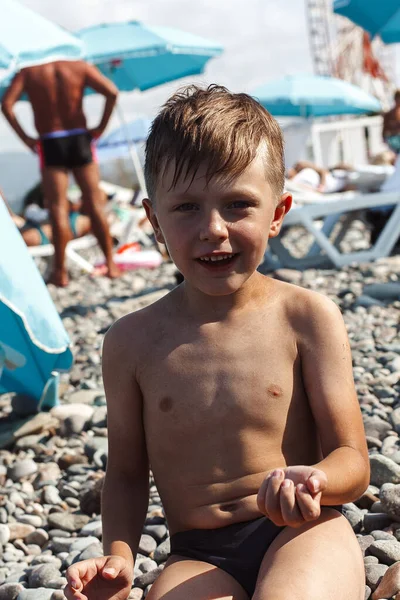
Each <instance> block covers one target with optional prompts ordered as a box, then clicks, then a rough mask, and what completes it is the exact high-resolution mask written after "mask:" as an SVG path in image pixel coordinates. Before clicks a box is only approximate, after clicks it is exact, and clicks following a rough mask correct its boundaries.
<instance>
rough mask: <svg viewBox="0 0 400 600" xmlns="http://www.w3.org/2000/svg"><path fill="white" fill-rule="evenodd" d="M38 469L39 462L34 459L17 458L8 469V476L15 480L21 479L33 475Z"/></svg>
mask: <svg viewBox="0 0 400 600" xmlns="http://www.w3.org/2000/svg"><path fill="white" fill-rule="evenodd" d="M37 470H38V467H37V464H36V463H35V461H34V460H31V459H30V458H26V459H24V460H17V461H15V463H14V464H13V466H12V467H10V468H9V469H8V472H7V476H8V477H9V478H10V479H12V480H13V481H20V480H21V479H23V478H24V477H29V475H33V474H34V473H36V472H37Z"/></svg>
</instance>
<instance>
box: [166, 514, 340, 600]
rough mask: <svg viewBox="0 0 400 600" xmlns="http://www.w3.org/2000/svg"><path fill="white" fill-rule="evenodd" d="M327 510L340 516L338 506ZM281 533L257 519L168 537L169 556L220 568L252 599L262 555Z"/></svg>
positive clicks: (265, 520)
mask: <svg viewBox="0 0 400 600" xmlns="http://www.w3.org/2000/svg"><path fill="white" fill-rule="evenodd" d="M330 508H334V509H335V510H337V511H339V512H340V513H342V507H341V506H331V507H330ZM283 529H285V527H279V526H278V525H275V524H274V523H273V522H272V521H270V520H269V519H267V517H259V518H258V519H254V520H252V521H245V522H244V523H234V524H233V525H228V526H227V527H220V528H219V529H192V530H190V531H181V532H178V533H175V534H173V535H172V536H171V555H172V554H174V555H175V554H176V555H178V556H183V557H184V558H190V559H192V560H200V561H202V562H206V563H209V564H211V565H214V566H215V567H219V568H220V569H222V570H223V571H226V573H229V574H230V575H232V577H233V578H234V579H236V581H237V582H238V583H240V585H241V586H242V587H243V588H244V589H245V590H246V592H247V593H248V595H249V597H250V598H251V597H252V596H253V594H254V590H255V587H256V583H257V577H258V572H259V570H260V566H261V563H262V560H263V558H264V556H265V553H266V552H267V550H268V548H269V547H270V546H271V544H272V542H273V541H274V539H275V538H276V536H277V535H278V534H279V533H280V532H281V531H282V530H283Z"/></svg>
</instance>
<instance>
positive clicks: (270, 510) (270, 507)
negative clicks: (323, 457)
mask: <svg viewBox="0 0 400 600" xmlns="http://www.w3.org/2000/svg"><path fill="white" fill-rule="evenodd" d="M327 483H328V480H327V477H326V475H325V473H324V472H323V471H320V470H319V469H315V468H314V467H308V466H303V465H300V466H296V467H287V468H286V469H275V471H272V472H271V473H270V474H269V475H268V476H267V477H266V478H265V479H264V481H263V482H262V484H261V487H260V489H259V492H258V495H257V505H258V508H259V510H260V511H261V512H262V513H263V514H264V515H266V516H267V517H268V518H269V519H271V521H272V522H273V523H275V525H278V526H285V525H287V526H289V527H301V525H304V523H306V522H308V521H314V520H315V519H318V517H319V516H320V514H321V504H320V502H321V495H322V492H323V491H324V490H325V489H326V486H327Z"/></svg>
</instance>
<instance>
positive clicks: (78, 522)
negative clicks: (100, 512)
mask: <svg viewBox="0 0 400 600" xmlns="http://www.w3.org/2000/svg"><path fill="white" fill-rule="evenodd" d="M48 518H49V525H50V527H54V528H59V529H63V530H65V531H70V532H71V533H72V532H74V531H79V530H80V529H82V527H83V526H84V525H86V524H87V523H88V522H89V520H90V519H89V517H88V516H87V515H81V514H78V513H67V512H62V513H59V512H58V513H51V514H50V515H49V517H48Z"/></svg>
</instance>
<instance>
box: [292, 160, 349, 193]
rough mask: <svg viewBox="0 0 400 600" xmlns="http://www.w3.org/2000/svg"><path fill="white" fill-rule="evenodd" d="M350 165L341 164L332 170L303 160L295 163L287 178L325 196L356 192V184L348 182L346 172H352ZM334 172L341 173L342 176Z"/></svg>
mask: <svg viewBox="0 0 400 600" xmlns="http://www.w3.org/2000/svg"><path fill="white" fill-rule="evenodd" d="M352 170H353V168H352V167H350V166H349V165H345V164H340V165H336V166H335V167H333V168H332V169H325V168H324V167H319V166H318V165H316V164H315V163H312V162H309V161H306V160H303V161H299V162H297V163H295V164H294V165H293V167H291V168H290V169H289V170H288V172H287V178H288V179H290V180H291V181H293V182H295V183H298V184H300V185H301V186H302V187H304V188H305V189H310V190H313V191H316V192H322V193H323V194H332V193H335V192H344V191H348V190H354V189H355V186H354V184H352V183H350V182H349V181H348V178H347V176H346V172H348V171H352ZM332 171H337V172H340V174H341V175H340V176H339V175H338V174H337V173H336V174H334V173H333V172H332Z"/></svg>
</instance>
